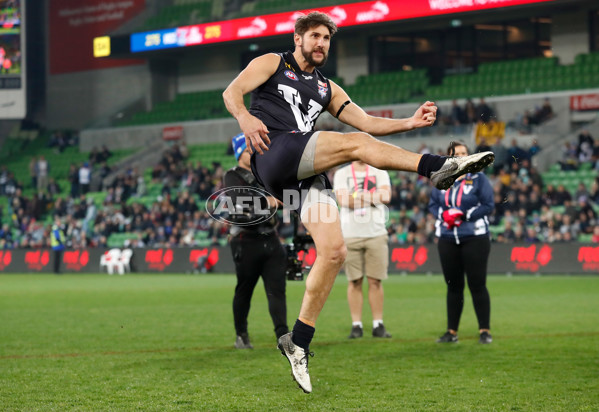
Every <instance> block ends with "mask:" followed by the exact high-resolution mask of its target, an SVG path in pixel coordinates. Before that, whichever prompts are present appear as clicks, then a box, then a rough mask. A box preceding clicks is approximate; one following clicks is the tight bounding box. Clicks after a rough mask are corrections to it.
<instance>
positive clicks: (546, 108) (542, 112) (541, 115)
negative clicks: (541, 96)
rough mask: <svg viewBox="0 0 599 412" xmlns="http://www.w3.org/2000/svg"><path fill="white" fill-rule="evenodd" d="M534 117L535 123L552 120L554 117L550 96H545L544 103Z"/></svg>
mask: <svg viewBox="0 0 599 412" xmlns="http://www.w3.org/2000/svg"><path fill="white" fill-rule="evenodd" d="M534 117H535V124H541V123H545V122H546V121H547V120H550V119H552V118H553V117H554V114H553V107H551V102H550V101H549V98H545V100H544V101H543V105H542V106H541V107H540V108H539V110H537V111H536V113H535V116H534Z"/></svg>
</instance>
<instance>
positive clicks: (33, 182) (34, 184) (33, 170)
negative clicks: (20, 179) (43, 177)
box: [29, 156, 37, 190]
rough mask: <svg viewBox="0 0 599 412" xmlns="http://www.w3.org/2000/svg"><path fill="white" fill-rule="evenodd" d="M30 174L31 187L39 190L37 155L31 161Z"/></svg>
mask: <svg viewBox="0 0 599 412" xmlns="http://www.w3.org/2000/svg"><path fill="white" fill-rule="evenodd" d="M29 176H30V177H31V187H32V188H33V189H36V190H37V157H35V156H33V157H32V158H31V160H30V161H29Z"/></svg>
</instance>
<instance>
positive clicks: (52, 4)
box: [48, 0, 145, 74]
mask: <svg viewBox="0 0 599 412" xmlns="http://www.w3.org/2000/svg"><path fill="white" fill-rule="evenodd" d="M144 8H145V0H49V5H48V14H49V19H48V20H49V36H50V39H49V49H50V50H49V51H50V74H61V73H69V72H78V71H84V70H96V69H106V68H110V67H118V66H125V65H131V64H141V63H143V61H142V60H133V59H130V60H116V59H96V58H94V55H93V39H94V37H98V36H102V35H107V34H110V32H111V31H113V30H115V29H117V28H118V27H119V26H121V25H122V24H123V23H126V22H127V21H128V20H130V19H131V18H132V17H134V16H135V15H137V14H139V13H140V12H141V11H143V10H144Z"/></svg>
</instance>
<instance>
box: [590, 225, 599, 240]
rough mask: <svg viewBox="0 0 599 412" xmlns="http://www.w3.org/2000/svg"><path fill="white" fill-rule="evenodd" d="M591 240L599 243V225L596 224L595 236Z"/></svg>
mask: <svg viewBox="0 0 599 412" xmlns="http://www.w3.org/2000/svg"><path fill="white" fill-rule="evenodd" d="M591 242H593V243H599V226H595V227H594V228H593V237H592V238H591Z"/></svg>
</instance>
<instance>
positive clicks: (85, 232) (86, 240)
mask: <svg viewBox="0 0 599 412" xmlns="http://www.w3.org/2000/svg"><path fill="white" fill-rule="evenodd" d="M581 136H582V137H580V138H579V142H578V144H574V152H575V153H576V152H577V151H578V152H579V154H578V158H577V161H576V162H566V161H565V162H564V164H567V167H578V166H579V165H580V164H581V161H582V160H583V159H585V160H584V161H585V162H590V163H591V164H592V166H591V167H592V168H596V169H597V170H599V150H597V148H598V144H595V141H594V139H593V138H592V137H591V136H590V135H589V134H588V132H583V133H582V134H581ZM588 145H591V147H593V148H594V150H593V151H592V153H591V154H590V156H587V155H586V154H585V155H584V156H586V157H581V154H582V153H583V152H585V150H586V147H587V146H588ZM489 147H490V149H491V150H493V151H494V152H495V154H496V161H495V164H494V168H493V170H492V172H490V174H489V178H490V180H491V184H492V185H493V188H494V192H495V212H494V213H493V215H491V217H490V219H491V224H492V225H501V226H503V227H505V230H504V231H503V233H500V234H498V235H497V236H496V237H495V239H494V240H495V241H497V242H516V241H522V242H541V241H543V242H568V241H575V240H577V238H578V236H579V235H580V234H587V235H589V236H592V241H593V242H596V243H599V217H598V216H597V213H596V212H595V210H594V209H593V207H592V205H593V204H595V205H596V204H599V179H595V181H594V183H593V186H592V187H584V185H583V184H580V185H579V188H578V190H577V191H576V192H575V193H570V192H568V191H567V190H566V189H565V188H564V187H563V186H562V185H560V186H558V187H553V186H552V185H547V186H546V187H545V186H544V184H543V179H542V177H541V175H540V174H539V173H538V171H537V170H536V169H535V168H534V167H532V166H531V158H532V157H533V156H535V155H536V153H538V152H539V150H541V149H540V147H539V146H538V144H537V143H536V141H535V143H533V144H532V145H531V146H530V147H526V148H523V147H520V146H518V144H517V142H516V140H513V141H512V142H511V144H510V146H509V147H505V146H503V145H502V144H500V143H498V144H495V145H493V146H489ZM489 147H488V146H485V144H484V142H482V143H481V145H479V147H477V150H487V149H488V148H489ZM431 150H432V149H429V148H427V147H426V146H423V147H422V148H421V150H420V151H421V152H426V151H431ZM438 151H440V150H438ZM102 153H104V154H102ZM108 153H109V151H108V150H107V149H105V148H104V149H103V150H101V151H99V150H98V151H92V154H90V162H93V163H95V164H98V163H100V164H105V160H106V159H105V156H106V155H108ZM585 153H586V152H585ZM188 156H189V155H188V151H187V148H186V147H185V146H177V145H175V146H172V147H171V148H169V149H168V150H166V151H165V152H164V155H163V156H162V159H161V161H160V162H159V163H158V164H157V165H156V166H155V167H154V168H153V170H152V172H151V180H152V183H153V184H154V185H156V184H159V185H160V187H161V190H160V194H159V195H157V196H156V199H155V200H154V201H153V202H150V203H148V202H142V201H141V198H142V197H144V196H145V195H146V182H145V181H144V178H143V176H142V175H140V173H139V171H138V170H135V169H131V170H128V171H126V172H125V173H123V174H121V175H120V176H118V177H117V178H116V179H115V180H114V182H113V183H112V185H110V186H109V187H106V188H104V191H105V196H104V199H103V202H102V204H97V203H95V202H94V201H93V200H92V198H91V197H89V196H87V197H86V189H85V188H83V187H82V185H81V184H80V181H79V180H77V179H75V178H73V179H72V180H71V179H70V180H71V190H70V192H69V194H68V195H64V192H62V193H59V192H58V191H49V190H43V191H38V192H37V194H36V195H34V196H32V197H31V198H25V197H24V196H23V195H22V186H21V185H19V184H18V183H15V182H14V175H13V174H12V173H11V172H10V171H8V170H7V169H6V168H5V167H2V168H0V195H4V196H7V197H8V198H9V202H8V203H9V207H8V209H7V210H2V209H0V218H2V214H8V216H9V217H10V219H8V220H9V221H10V223H5V224H3V225H2V227H1V229H0V249H3V248H14V247H24V248H28V247H41V246H47V245H48V244H49V243H48V242H49V232H50V226H49V225H48V224H45V223H44V221H43V217H44V216H53V215H58V216H60V217H61V219H62V220H63V222H64V225H65V233H66V236H67V239H68V242H69V244H68V245H69V246H70V247H74V248H80V247H107V246H108V238H109V237H110V236H111V235H112V234H114V233H128V234H130V236H128V239H127V241H126V245H125V246H130V247H177V246H194V245H196V244H197V241H196V237H197V236H196V235H197V233H198V232H204V235H205V236H203V237H205V238H207V239H210V242H211V244H213V245H217V244H221V243H222V242H223V240H224V239H226V237H227V234H228V227H227V226H226V225H225V224H223V223H220V222H217V221H215V220H213V219H211V218H210V216H209V215H208V214H207V213H206V212H205V210H203V208H201V207H200V206H199V204H198V203H199V202H201V201H206V200H207V199H208V198H209V197H210V196H211V194H212V193H214V192H215V191H217V190H219V189H220V188H222V176H223V174H224V170H223V167H222V165H220V164H218V163H214V164H212V165H203V164H202V163H201V162H199V161H196V162H195V163H194V162H190V161H188ZM333 172H334V171H331V172H330V173H331V176H330V177H331V178H332V174H333ZM391 176H392V178H395V179H393V180H394V181H398V182H399V183H398V184H396V185H393V188H392V191H393V195H392V199H391V205H390V208H391V210H395V211H398V212H396V213H393V214H392V217H391V219H390V221H389V224H388V230H389V234H390V235H391V236H390V239H391V240H390V241H391V242H392V243H394V244H420V243H426V242H432V241H434V223H435V218H434V217H433V216H431V215H430V214H429V213H427V203H428V198H429V193H430V190H431V186H430V184H429V182H428V180H427V179H424V178H421V177H414V175H410V174H407V173H399V172H398V173H397V174H395V172H391ZM38 178H39V176H38ZM50 180H51V179H49V180H48V182H50ZM31 184H32V185H33V187H38V184H39V180H38V181H36V182H35V184H34V183H33V181H32V183H31ZM74 186H75V187H76V188H75V189H74V188H73V187H74ZM131 198H133V199H131ZM128 200H130V201H128ZM131 200H132V201H131ZM138 200H139V201H138ZM144 203H145V205H144ZM555 206H560V207H561V208H555ZM556 210H560V212H557V211H556ZM562 210H563V212H562ZM4 220H6V219H4ZM280 232H281V236H282V237H288V236H290V235H291V227H290V226H289V225H283V226H282V227H281V230H280Z"/></svg>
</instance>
